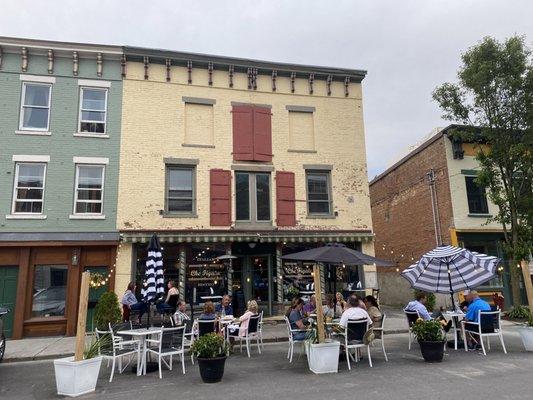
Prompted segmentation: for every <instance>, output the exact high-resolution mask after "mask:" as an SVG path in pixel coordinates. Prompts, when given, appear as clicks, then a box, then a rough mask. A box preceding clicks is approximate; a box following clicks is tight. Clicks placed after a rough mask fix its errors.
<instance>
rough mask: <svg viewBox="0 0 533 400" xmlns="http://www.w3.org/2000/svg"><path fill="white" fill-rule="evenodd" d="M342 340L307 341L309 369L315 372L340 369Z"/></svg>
mask: <svg viewBox="0 0 533 400" xmlns="http://www.w3.org/2000/svg"><path fill="white" fill-rule="evenodd" d="M340 346H341V344H340V342H337V341H329V342H325V343H306V344H305V352H306V354H307V362H308V364H309V369H310V370H311V371H312V372H314V373H315V374H329V373H333V372H338V371H339V351H340Z"/></svg>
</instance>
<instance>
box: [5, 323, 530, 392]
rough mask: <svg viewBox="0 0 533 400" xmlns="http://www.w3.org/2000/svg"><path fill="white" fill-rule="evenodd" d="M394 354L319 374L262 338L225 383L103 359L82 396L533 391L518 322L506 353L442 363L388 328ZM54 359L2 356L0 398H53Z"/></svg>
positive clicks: (237, 359) (234, 361) (235, 359)
mask: <svg viewBox="0 0 533 400" xmlns="http://www.w3.org/2000/svg"><path fill="white" fill-rule="evenodd" d="M386 340H387V347H388V351H387V353H388V355H389V362H385V359H384V358H383V354H382V353H381V348H380V347H375V348H374V349H373V350H372V355H373V362H374V367H373V368H370V367H369V366H368V362H367V360H366V359H364V360H362V361H361V362H360V363H359V364H357V365H356V366H352V370H351V371H348V369H347V366H346V362H345V361H341V362H340V365H339V373H338V374H328V375H321V376H317V375H314V374H312V373H311V372H309V370H308V368H307V360H306V358H305V356H302V355H295V359H294V360H293V363H292V364H289V362H288V360H287V359H286V354H287V353H286V349H287V344H286V343H282V344H268V345H265V349H264V352H263V354H261V355H258V354H257V351H256V350H254V351H253V354H252V358H251V359H248V358H247V357H246V356H245V355H244V356H243V355H241V354H239V353H237V354H235V355H233V356H231V357H230V358H229V359H228V360H227V363H226V371H225V375H224V378H223V381H222V382H221V383H217V384H204V383H202V381H201V380H200V376H199V373H198V367H197V366H196V365H194V366H191V364H190V360H187V363H186V368H187V373H186V375H183V374H182V373H181V368H179V365H178V366H176V368H175V369H174V370H173V371H167V370H164V371H163V379H162V380H159V378H158V375H157V373H153V374H149V375H147V376H143V377H137V376H135V375H133V374H131V373H124V374H122V375H115V380H114V381H113V382H112V383H109V382H108V380H109V372H110V371H109V369H107V368H105V364H103V365H102V369H101V372H100V374H101V375H100V379H99V381H98V386H97V389H96V392H95V393H94V394H89V395H86V396H82V397H80V398H82V399H128V400H144V399H194V400H203V399H250V400H260V399H276V400H283V399H290V400H299V399H306V400H312V399H327V400H337V399H371V400H379V399H393V400H394V399H424V400H425V399H427V398H430V399H432V400H437V399H447V400H449V399H464V398H471V399H483V400H489V399H497V400H503V399H516V400H518V399H532V398H533V353H526V352H525V351H524V350H523V348H522V344H521V342H520V339H519V337H518V335H517V332H516V330H514V331H512V332H508V333H506V336H505V341H506V345H507V348H508V351H509V353H508V354H507V355H505V354H503V352H502V351H501V348H500V346H499V345H498V344H495V343H494V342H493V346H492V350H491V351H490V352H489V354H488V355H487V356H486V357H485V356H483V355H482V354H481V353H479V352H469V353H466V352H464V351H462V350H461V351H455V350H449V351H448V352H447V353H446V355H445V359H444V361H443V362H442V363H440V364H428V363H425V362H424V361H423V360H422V358H421V356H420V351H419V349H418V346H417V345H415V346H414V347H413V349H412V350H411V351H408V350H407V335H405V334H400V335H387V336H386ZM56 398H58V397H57V395H56V392H55V380H54V371H53V364H52V362H51V361H36V362H20V363H6V364H0V399H2V400H3V399H56Z"/></svg>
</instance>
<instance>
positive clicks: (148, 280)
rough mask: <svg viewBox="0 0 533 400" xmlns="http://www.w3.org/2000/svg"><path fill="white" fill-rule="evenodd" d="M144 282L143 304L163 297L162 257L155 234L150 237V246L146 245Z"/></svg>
mask: <svg viewBox="0 0 533 400" xmlns="http://www.w3.org/2000/svg"><path fill="white" fill-rule="evenodd" d="M144 281H145V282H144V285H143V289H142V292H141V295H142V298H143V301H144V302H145V303H148V304H149V303H153V302H154V301H156V300H157V299H158V298H160V297H162V296H163V295H164V293H165V282H164V279H163V256H162V255H161V245H160V244H159V239H158V238H157V235H156V234H155V233H154V234H153V235H152V238H151V239H150V244H149V245H148V258H147V259H146V269H145V271H144Z"/></svg>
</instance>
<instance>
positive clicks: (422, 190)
mask: <svg viewBox="0 0 533 400" xmlns="http://www.w3.org/2000/svg"><path fill="white" fill-rule="evenodd" d="M454 129H460V127H457V126H454V125H450V126H448V127H446V128H444V129H437V130H436V131H435V132H434V133H432V134H431V135H430V137H429V138H427V139H426V140H424V141H423V142H422V143H421V144H419V145H417V146H414V148H413V149H411V151H410V152H409V153H408V154H407V155H406V156H404V157H403V158H401V159H400V160H399V161H398V162H396V163H394V164H393V165H392V166H391V167H389V168H387V169H386V170H385V171H384V172H383V173H381V174H379V175H378V176H376V177H375V178H374V179H373V180H372V181H371V182H370V201H371V207H372V221H373V227H374V232H375V234H376V238H375V250H376V256H377V257H379V258H385V259H387V258H388V259H391V260H395V261H396V262H397V265H398V268H397V269H395V268H378V281H379V286H380V289H381V293H382V294H381V298H382V301H384V302H386V303H390V304H398V303H405V302H406V301H407V300H408V299H410V298H411V297H412V290H411V289H410V287H409V285H408V283H407V281H406V280H405V279H404V278H402V277H401V276H400V274H399V273H398V271H401V270H403V269H404V268H406V267H407V266H409V265H410V264H412V263H413V262H414V261H415V260H417V259H418V258H420V256H421V255H422V254H424V253H425V252H427V251H429V250H431V249H432V248H434V247H436V246H437V245H439V244H452V245H455V246H461V247H466V248H468V249H470V250H473V251H478V252H482V253H486V254H490V255H496V256H500V257H501V256H502V249H501V245H500V241H501V239H502V231H501V226H500V225H499V224H497V223H495V222H491V223H487V219H488V218H489V217H490V216H491V215H492V214H493V213H495V212H497V208H496V206H495V205H494V204H492V203H491V202H490V200H489V199H488V198H487V196H486V194H485V192H484V190H483V189H480V188H479V187H477V186H476V185H475V182H474V179H475V177H476V174H477V170H478V169H479V165H478V163H477V161H476V160H475V155H476V153H477V151H479V149H478V148H477V147H478V146H480V145H478V144H473V143H463V142H461V141H460V140H459V139H454V136H453V134H452V133H453V130H454ZM506 274H507V272H504V275H501V276H498V277H497V278H496V279H494V280H492V281H490V282H489V283H488V284H487V285H485V286H484V287H481V288H480V291H484V292H487V293H493V292H495V291H496V292H500V293H502V294H504V295H506V296H505V297H507V298H508V294H509V291H508V283H507V280H506V279H504V276H505V275H506ZM440 301H442V302H445V301H447V297H446V296H443V297H442V298H441V299H440Z"/></svg>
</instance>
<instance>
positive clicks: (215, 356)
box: [191, 333, 228, 383]
mask: <svg viewBox="0 0 533 400" xmlns="http://www.w3.org/2000/svg"><path fill="white" fill-rule="evenodd" d="M191 351H192V352H193V354H194V355H195V356H196V358H197V359H198V367H199V368H200V376H201V377H202V380H203V381H204V382H205V383H215V382H220V380H221V379H222V376H223V375H224V365H225V363H226V358H227V352H228V345H227V343H226V340H225V339H224V337H223V336H222V335H220V334H217V333H208V334H206V335H203V336H200V337H199V338H198V339H196V340H195V341H194V342H193V344H192V346H191Z"/></svg>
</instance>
